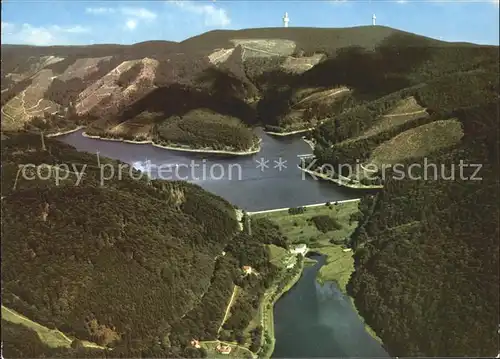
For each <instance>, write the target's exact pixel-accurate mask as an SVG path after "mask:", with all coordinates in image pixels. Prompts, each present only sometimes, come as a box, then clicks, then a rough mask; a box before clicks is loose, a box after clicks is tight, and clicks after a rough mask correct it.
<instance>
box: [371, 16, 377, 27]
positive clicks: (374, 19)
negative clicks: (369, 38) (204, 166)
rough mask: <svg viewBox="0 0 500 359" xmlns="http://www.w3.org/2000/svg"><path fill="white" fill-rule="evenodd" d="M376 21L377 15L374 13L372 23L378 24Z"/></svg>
mask: <svg viewBox="0 0 500 359" xmlns="http://www.w3.org/2000/svg"><path fill="white" fill-rule="evenodd" d="M376 21H377V17H376V16H375V14H373V16H372V25H373V26H375V25H376Z"/></svg>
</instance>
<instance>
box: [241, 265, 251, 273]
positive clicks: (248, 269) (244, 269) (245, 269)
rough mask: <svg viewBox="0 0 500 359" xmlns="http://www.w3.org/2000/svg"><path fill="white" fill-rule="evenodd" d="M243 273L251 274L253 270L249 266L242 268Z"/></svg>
mask: <svg viewBox="0 0 500 359" xmlns="http://www.w3.org/2000/svg"><path fill="white" fill-rule="evenodd" d="M242 269H243V272H245V274H252V272H253V268H252V267H250V266H243V268H242Z"/></svg>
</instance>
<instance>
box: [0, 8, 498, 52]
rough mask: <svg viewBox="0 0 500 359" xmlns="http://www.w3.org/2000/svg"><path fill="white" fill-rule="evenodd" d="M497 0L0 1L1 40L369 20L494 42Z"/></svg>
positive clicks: (166, 34) (118, 38)
mask: <svg viewBox="0 0 500 359" xmlns="http://www.w3.org/2000/svg"><path fill="white" fill-rule="evenodd" d="M498 1H499V0H482V1H474V0H473V1H464V0H448V1H438V0H390V1H385V0H371V1H369V0H324V1H313V0H303V1H286V0H281V1H269V0H252V1H243V0H236V1H224V0H204V1H202V0H196V1H168V0H167V1H160V0H156V1H140V2H139V1H78V0H51V1H47V0H45V1H42V0H2V4H1V6H2V12H1V16H2V38H1V39H2V43H4V44H6V43H9V44H31V45H86V44H98V43H101V44H102V43H107V44H109V43H116V44H132V43H136V42H141V41H147V40H171V41H182V40H184V39H186V38H189V37H191V36H195V35H198V34H201V33H204V32H206V31H210V30H214V29H244V28H256V27H281V26H283V25H282V17H283V15H284V13H285V11H286V12H288V14H289V18H290V23H289V26H290V27H293V26H297V27H351V26H358V25H369V24H371V21H372V15H373V14H375V15H376V19H377V20H376V21H377V25H385V26H390V27H393V28H397V29H400V30H404V31H409V32H414V33H417V34H421V35H425V36H429V37H433V38H436V39H441V40H445V41H467V42H474V43H479V44H492V45H498V44H499V5H498V4H499V2H498Z"/></svg>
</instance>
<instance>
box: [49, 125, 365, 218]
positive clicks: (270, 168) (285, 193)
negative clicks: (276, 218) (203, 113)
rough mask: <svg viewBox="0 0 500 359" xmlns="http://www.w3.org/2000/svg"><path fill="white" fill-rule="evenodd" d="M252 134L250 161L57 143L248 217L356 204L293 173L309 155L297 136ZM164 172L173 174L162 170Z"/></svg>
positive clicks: (342, 192)
mask: <svg viewBox="0 0 500 359" xmlns="http://www.w3.org/2000/svg"><path fill="white" fill-rule="evenodd" d="M256 132H257V135H258V136H259V137H261V138H262V143H261V151H260V152H259V153H257V154H255V155H250V156H217V155H213V154H202V153H192V152H181V151H170V150H165V149H161V148H158V147H154V146H152V145H150V144H130V143H124V142H118V141H103V140H99V139H92V138H87V137H83V136H82V130H81V131H77V132H73V133H70V134H67V135H63V136H60V137H57V139H58V140H61V141H63V142H66V143H68V144H70V145H72V146H74V147H75V148H76V149H77V150H79V151H85V152H90V153H96V151H99V153H100V156H105V157H109V158H113V159H118V160H121V161H122V162H125V163H128V164H130V165H133V166H134V167H135V168H137V169H141V170H149V171H150V173H151V176H152V177H154V178H162V179H169V180H170V179H181V180H187V181H189V182H193V183H196V184H198V185H200V186H201V187H203V188H204V189H206V190H207V191H210V192H212V193H215V194H217V195H219V196H221V197H223V198H225V199H226V200H228V201H229V202H231V203H232V204H234V205H236V206H238V207H240V208H242V209H245V210H247V211H259V210H266V209H272V208H283V207H295V206H299V205H306V204H314V203H320V202H327V201H330V202H332V201H339V200H344V199H351V198H359V196H360V193H359V191H356V190H352V189H348V188H343V187H338V186H337V185H335V184H333V183H329V182H325V181H319V180H315V179H313V178H311V177H310V176H309V175H306V174H305V173H303V172H302V171H300V170H299V169H298V168H297V165H298V164H299V163H300V161H301V160H300V159H299V158H298V157H297V155H302V154H310V153H312V150H311V148H310V147H309V145H308V144H307V143H305V142H304V141H303V140H302V138H301V136H300V135H297V136H293V137H284V138H279V137H273V136H270V135H267V134H266V133H265V132H263V131H262V130H261V129H257V130H256ZM259 163H260V164H262V165H259ZM280 163H281V165H279V164H280ZM161 166H163V168H164V169H163V170H162V169H161V168H162V167H161ZM169 166H172V167H171V168H173V171H168V170H165V168H168V167H169ZM176 168H177V169H176Z"/></svg>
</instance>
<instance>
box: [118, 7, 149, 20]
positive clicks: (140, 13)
mask: <svg viewBox="0 0 500 359" xmlns="http://www.w3.org/2000/svg"><path fill="white" fill-rule="evenodd" d="M120 12H121V13H122V14H123V15H127V16H131V17H137V18H139V19H143V20H154V19H156V14H155V13H154V12H151V11H149V10H148V9H145V8H135V7H123V8H120Z"/></svg>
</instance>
